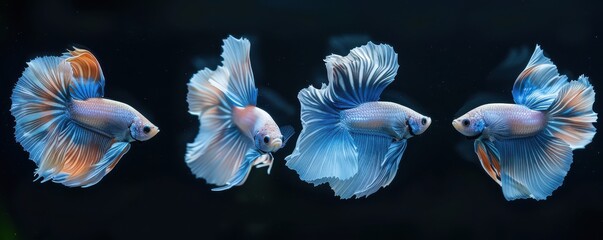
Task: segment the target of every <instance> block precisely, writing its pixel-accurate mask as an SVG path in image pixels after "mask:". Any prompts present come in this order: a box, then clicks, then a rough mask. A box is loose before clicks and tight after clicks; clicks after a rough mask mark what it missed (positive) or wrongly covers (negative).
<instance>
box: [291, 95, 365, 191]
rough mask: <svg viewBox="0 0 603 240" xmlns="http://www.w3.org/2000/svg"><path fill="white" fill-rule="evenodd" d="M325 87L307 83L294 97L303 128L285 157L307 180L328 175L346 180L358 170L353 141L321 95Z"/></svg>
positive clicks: (333, 109) (331, 107)
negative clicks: (299, 110)
mask: <svg viewBox="0 0 603 240" xmlns="http://www.w3.org/2000/svg"><path fill="white" fill-rule="evenodd" d="M325 89H326V86H325V85H323V87H322V88H321V89H316V88H314V87H313V86H310V87H308V88H305V89H302V90H301V91H300V92H299V94H298V96H297V98H298V99H299V101H300V103H301V120H302V126H303V129H302V131H301V133H300V134H299V137H298V138H297V144H296V146H295V150H294V151H293V153H291V155H289V156H287V157H286V158H285V160H286V161H287V166H288V167H289V168H290V169H293V170H295V171H296V172H297V173H298V174H299V176H300V178H301V179H302V180H304V181H307V182H311V181H314V180H318V179H321V178H328V177H336V178H339V179H348V178H350V177H352V176H354V174H356V172H357V171H358V160H357V159H358V158H357V156H358V154H357V152H356V147H355V146H354V140H353V139H352V136H351V135H350V134H349V133H348V131H347V129H344V127H343V126H342V125H341V123H340V122H339V119H340V116H339V112H338V111H337V110H336V109H335V108H334V106H333V105H332V102H331V101H330V100H328V99H327V98H326V97H325V96H324V95H325V91H326V90H325Z"/></svg>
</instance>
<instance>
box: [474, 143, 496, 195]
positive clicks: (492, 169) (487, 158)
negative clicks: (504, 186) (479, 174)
mask: <svg viewBox="0 0 603 240" xmlns="http://www.w3.org/2000/svg"><path fill="white" fill-rule="evenodd" d="M476 153H477V156H478V158H479V160H480V162H481V164H482V167H483V168H484V170H485V171H486V173H488V175H489V176H490V177H491V178H492V179H493V180H494V181H496V182H497V183H498V184H499V185H500V184H501V182H500V165H499V163H498V159H496V156H494V155H493V154H491V153H490V152H489V151H487V150H486V149H485V147H484V145H483V144H479V146H478V148H477V151H476Z"/></svg>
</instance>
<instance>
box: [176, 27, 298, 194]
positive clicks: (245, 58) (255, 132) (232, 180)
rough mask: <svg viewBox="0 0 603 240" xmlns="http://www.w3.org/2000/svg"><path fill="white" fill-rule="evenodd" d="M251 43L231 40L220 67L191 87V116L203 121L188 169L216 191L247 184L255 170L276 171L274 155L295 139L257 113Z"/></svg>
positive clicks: (201, 74)
mask: <svg viewBox="0 0 603 240" xmlns="http://www.w3.org/2000/svg"><path fill="white" fill-rule="evenodd" d="M250 47H251V44H250V43H249V40H247V39H245V38H242V39H236V38H234V37H232V36H230V37H228V38H227V39H225V40H224V45H223V46H222V49H223V53H222V58H223V61H222V66H219V67H217V68H216V70H210V69H208V68H205V69H203V70H201V71H199V72H198V73H196V74H195V75H193V77H192V78H191V80H190V82H189V83H188V95H187V102H188V107H189V112H190V113H191V114H192V115H197V116H199V124H200V127H199V133H198V135H197V137H196V138H195V141H194V142H192V143H189V144H188V145H187V152H186V155H185V160H186V163H187V164H188V166H189V168H190V169H191V171H192V172H193V174H195V175H196V176H197V177H198V178H203V179H205V180H206V181H207V183H210V184H215V185H218V186H219V187H217V188H214V189H212V190H214V191H222V190H226V189H230V188H232V187H233V186H239V185H242V184H243V183H245V180H246V179H247V176H248V175H249V172H250V171H251V167H253V166H256V167H265V166H268V173H270V169H271V167H272V162H273V159H274V158H273V156H272V153H273V152H276V151H277V150H279V149H281V148H282V147H284V146H285V143H286V142H287V139H289V137H291V136H292V135H293V133H294V131H293V128H292V127H291V126H285V127H283V128H279V127H278V125H277V124H276V122H275V121H274V120H273V119H272V117H271V116H270V114H268V113H267V112H266V111H264V110H262V109H261V108H259V107H256V99H257V95H258V90H257V88H256V87H255V83H254V78H253V71H252V70H251V61H250V59H249V50H250Z"/></svg>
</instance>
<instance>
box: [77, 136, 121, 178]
mask: <svg viewBox="0 0 603 240" xmlns="http://www.w3.org/2000/svg"><path fill="white" fill-rule="evenodd" d="M128 150H130V143H128V142H116V143H113V145H111V148H109V150H108V151H107V153H106V154H105V156H104V157H103V159H102V160H101V161H99V162H98V163H97V164H94V165H93V166H92V167H93V169H94V170H93V171H92V172H91V173H90V174H88V177H86V179H85V180H84V182H83V184H84V183H85V185H83V186H82V187H84V188H85V187H90V186H92V185H94V184H97V183H98V182H99V181H100V180H101V179H102V178H103V177H104V176H105V175H107V174H108V173H109V172H111V170H113V168H115V166H116V165H117V163H118V162H119V160H120V159H121V157H123V156H124V155H125V154H126V153H127V152H128Z"/></svg>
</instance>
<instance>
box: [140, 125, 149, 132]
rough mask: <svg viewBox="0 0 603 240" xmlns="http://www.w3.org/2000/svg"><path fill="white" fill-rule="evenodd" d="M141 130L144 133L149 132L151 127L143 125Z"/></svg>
mask: <svg viewBox="0 0 603 240" xmlns="http://www.w3.org/2000/svg"><path fill="white" fill-rule="evenodd" d="M142 131H143V132H144V133H149V132H150V131H151V127H149V126H144V127H143V128H142Z"/></svg>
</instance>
